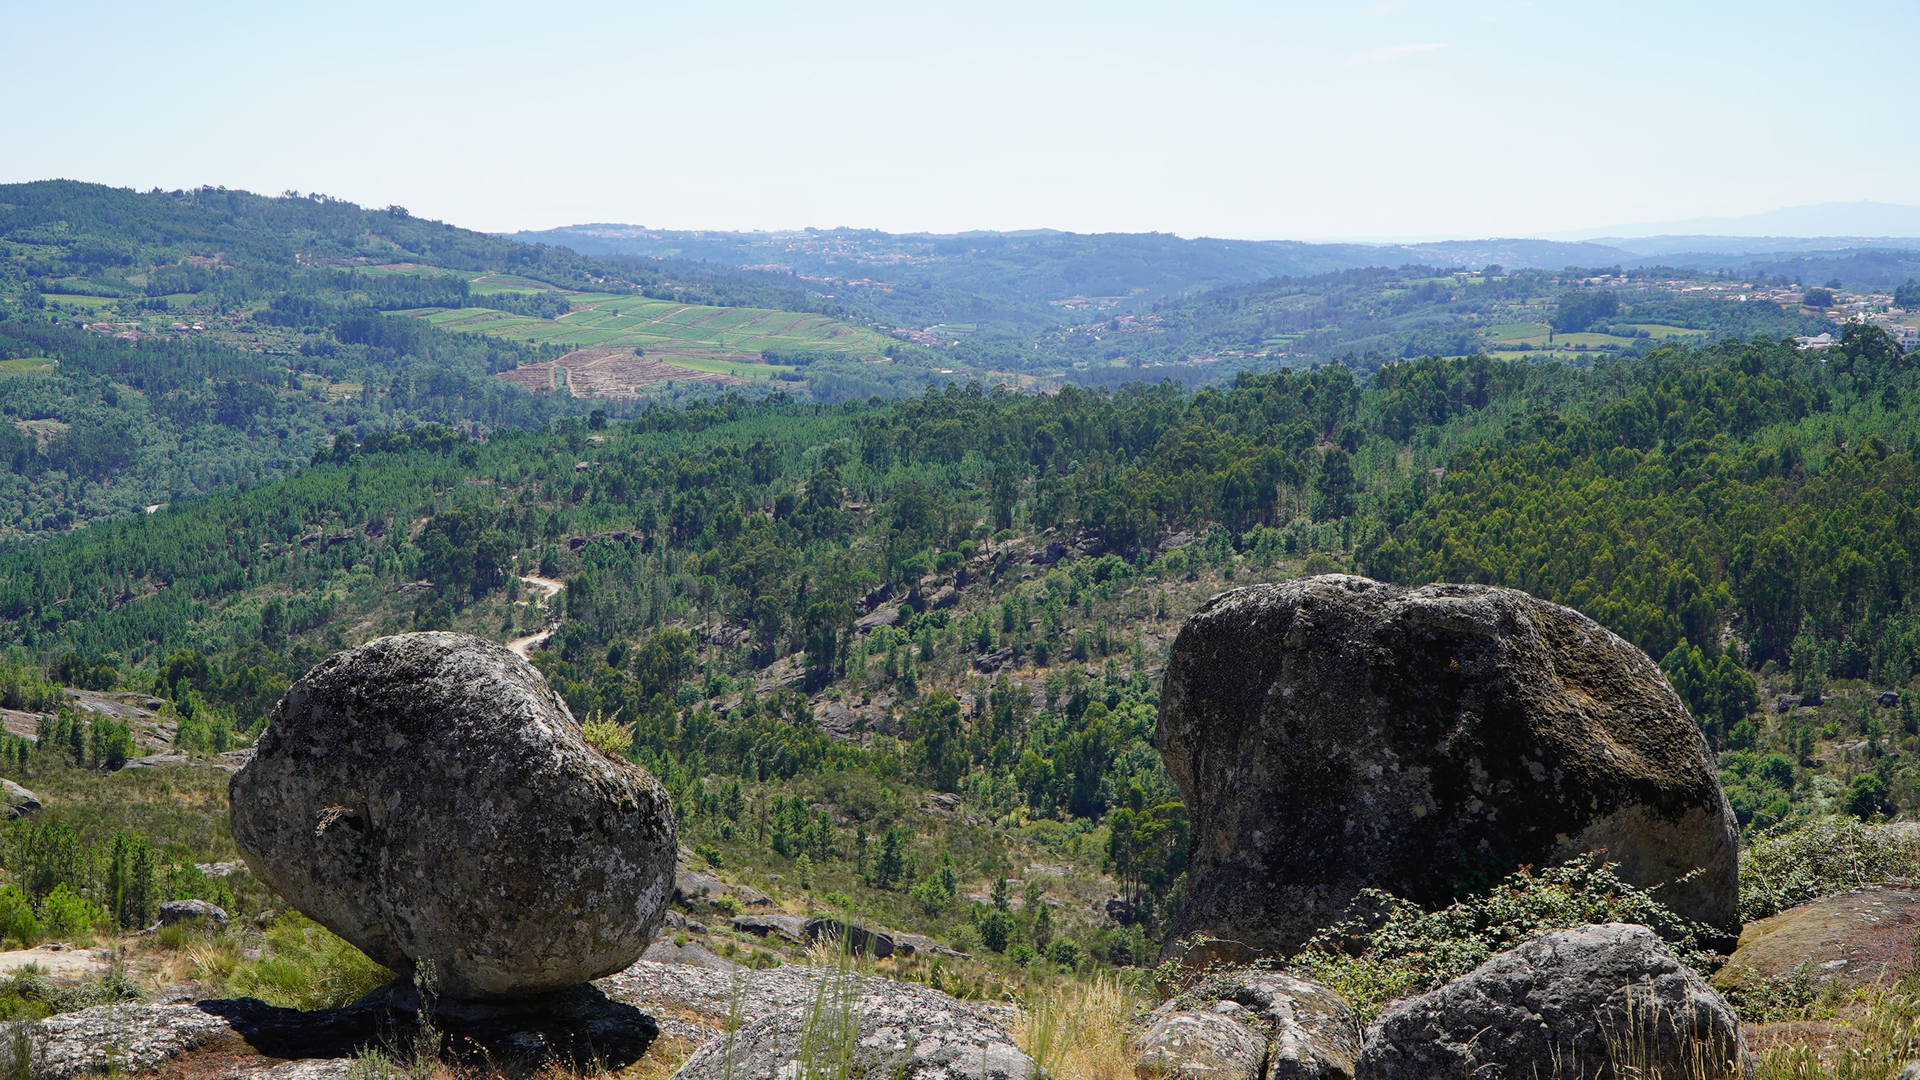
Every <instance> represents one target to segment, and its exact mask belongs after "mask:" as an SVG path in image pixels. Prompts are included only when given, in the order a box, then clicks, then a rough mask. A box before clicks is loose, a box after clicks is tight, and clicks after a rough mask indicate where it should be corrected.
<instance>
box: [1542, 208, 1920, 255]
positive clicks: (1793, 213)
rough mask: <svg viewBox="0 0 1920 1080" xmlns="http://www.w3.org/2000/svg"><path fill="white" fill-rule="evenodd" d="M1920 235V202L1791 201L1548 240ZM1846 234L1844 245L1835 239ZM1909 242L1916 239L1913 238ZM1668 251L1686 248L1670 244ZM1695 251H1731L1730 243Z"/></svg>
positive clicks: (1855, 241)
mask: <svg viewBox="0 0 1920 1080" xmlns="http://www.w3.org/2000/svg"><path fill="white" fill-rule="evenodd" d="M1904 237H1920V206H1906V205H1902V204H1899V203H1882V202H1869V201H1866V200H1862V201H1860V202H1824V203H1814V204H1812V205H1808V206H1786V207H1781V208H1780V209H1778V210H1768V211H1765V212H1762V213H1758V214H1740V215H1736V216H1732V217H1697V218H1688V219H1686V220H1684V221H1657V222H1642V223H1640V224H1637V225H1608V226H1605V227H1603V228H1597V229H1575V230H1571V231H1568V232H1558V233H1548V234H1546V238H1547V239H1549V240H1567V241H1580V240H1587V241H1595V242H1602V243H1610V244H1618V245H1620V246H1622V247H1626V248H1628V249H1629V250H1632V251H1636V252H1641V253H1643V254H1656V253H1657V252H1655V251H1651V250H1647V249H1646V248H1644V247H1642V246H1635V245H1633V244H1631V243H1628V242H1627V241H1629V240H1641V239H1647V238H1651V239H1657V240H1659V241H1663V242H1664V241H1676V240H1698V239H1712V240H1715V241H1731V240H1736V239H1737V240H1772V241H1786V242H1793V241H1796V240H1802V239H1806V238H1817V239H1820V240H1824V241H1828V242H1827V243H1826V244H1825V247H1827V248H1834V247H1865V246H1875V245H1876V244H1884V243H1886V241H1887V240H1889V239H1890V238H1904ZM1841 239H1845V240H1847V241H1849V242H1848V243H1845V244H1837V243H1832V242H1831V241H1834V240H1841ZM1907 242H1909V243H1914V242H1915V241H1912V240H1909V241H1907ZM1667 250H1670V251H1679V250H1684V249H1682V248H1679V247H1669V248H1668V249H1667ZM1693 250H1710V251H1730V250H1732V249H1730V248H1727V247H1718V246H1716V247H1711V248H1705V249H1702V248H1694V249H1693ZM1772 250H1790V249H1784V248H1775V247H1763V248H1746V249H1742V251H1756V252H1757V251H1772Z"/></svg>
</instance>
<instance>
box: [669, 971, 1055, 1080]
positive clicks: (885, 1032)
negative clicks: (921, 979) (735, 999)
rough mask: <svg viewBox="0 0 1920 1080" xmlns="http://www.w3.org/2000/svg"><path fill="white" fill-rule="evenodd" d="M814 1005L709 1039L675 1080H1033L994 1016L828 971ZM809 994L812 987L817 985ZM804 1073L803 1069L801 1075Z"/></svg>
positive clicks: (907, 987)
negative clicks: (847, 1079)
mask: <svg viewBox="0 0 1920 1080" xmlns="http://www.w3.org/2000/svg"><path fill="white" fill-rule="evenodd" d="M824 977H825V978H827V979H829V980H831V981H830V982H829V984H828V986H827V988H826V992H825V993H823V994H819V996H818V997H817V998H816V999H814V1003H811V1004H807V1005H801V1006H798V1007H792V1008H783V1009H779V1010H777V1011H774V1012H772V1013H770V1014H768V1015H765V1016H762V1017H761V1018H760V1019H758V1020H755V1021H753V1022H751V1023H748V1024H745V1025H743V1026H742V1027H741V1028H740V1029H739V1030H738V1031H735V1032H731V1033H726V1034H721V1035H718V1036H716V1037H714V1038H713V1039H711V1040H710V1041H708V1042H707V1043H706V1045H704V1046H702V1047H701V1048H700V1049H699V1050H697V1051H695V1052H694V1054H693V1056H692V1057H690V1058H688V1059H687V1060H686V1063H685V1064H683V1065H681V1066H680V1069H679V1071H677V1072H675V1073H674V1074H673V1075H674V1080H778V1078H783V1077H791V1076H792V1075H794V1063H795V1062H798V1061H802V1060H803V1059H804V1060H807V1061H809V1062H811V1063H812V1064H813V1065H815V1066H817V1067H819V1068H820V1069H822V1070H823V1073H824V1071H829V1070H830V1071H834V1072H836V1073H838V1068H837V1066H838V1065H839V1064H841V1063H842V1062H843V1061H844V1063H845V1064H847V1065H848V1069H847V1071H846V1073H839V1074H840V1075H854V1076H862V1075H864V1076H886V1077H890V1078H893V1080H1031V1078H1033V1077H1036V1076H1037V1075H1038V1073H1039V1070H1038V1068H1037V1067H1036V1066H1035V1065H1034V1063H1033V1059H1031V1058H1029V1057H1027V1055H1026V1054H1025V1053H1023V1052H1021V1050H1020V1048H1019V1047H1017V1046H1015V1045H1014V1043H1013V1039H1012V1038H1011V1037H1009V1036H1008V1035H1007V1033H1006V1032H1005V1031H1004V1030H1003V1029H1002V1028H1001V1027H1000V1026H999V1025H998V1024H997V1023H995V1022H994V1021H993V1020H991V1019H989V1018H988V1017H987V1016H985V1015H983V1014H982V1013H980V1012H977V1011H975V1010H973V1009H971V1008H969V1007H967V1006H966V1005H963V1004H962V1003H961V1002H959V1001H957V1000H955V999H953V998H951V997H949V996H947V995H946V994H942V993H940V992H939V991H937V990H932V989H929V988H927V987H924V986H918V985H916V984H913V983H898V982H892V981H889V980H885V979H873V980H866V979H862V978H861V977H859V976H857V975H856V976H851V977H845V976H841V975H839V974H838V973H831V972H829V973H825V974H824ZM814 985H815V987H816V989H817V988H818V986H819V984H818V983H815V984H814ZM805 1071H806V1070H805V1069H802V1072H805Z"/></svg>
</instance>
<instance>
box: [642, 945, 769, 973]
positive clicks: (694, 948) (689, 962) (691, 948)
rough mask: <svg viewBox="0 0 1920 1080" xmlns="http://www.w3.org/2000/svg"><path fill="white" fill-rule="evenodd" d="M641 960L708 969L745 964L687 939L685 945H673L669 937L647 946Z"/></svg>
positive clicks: (733, 968)
mask: <svg viewBox="0 0 1920 1080" xmlns="http://www.w3.org/2000/svg"><path fill="white" fill-rule="evenodd" d="M640 958H641V959H642V960H646V961H650V962H652V963H655V964H674V965H677V966H679V967H695V968H705V969H706V970H708V971H741V970H744V969H745V965H743V964H736V963H734V962H733V961H731V960H729V959H727V958H726V957H724V956H720V955H718V954H716V953H714V952H711V951H709V950H708V949H707V948H705V947H704V946H701V945H696V944H694V943H693V942H691V941H689V942H687V943H686V944H685V945H675V944H674V943H673V942H672V941H671V940H670V939H662V940H660V941H656V942H654V943H653V944H651V945H649V946H647V951H646V952H644V953H642V954H640Z"/></svg>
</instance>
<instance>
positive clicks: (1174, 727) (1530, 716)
mask: <svg viewBox="0 0 1920 1080" xmlns="http://www.w3.org/2000/svg"><path fill="white" fill-rule="evenodd" d="M1155 745H1157V746H1158V747H1159V749H1160V752H1161V755H1162V756H1163V757H1164V758H1165V759H1166V764H1167V769H1168V771H1169V773H1171V774H1172V777H1173V780H1174V783H1175V784H1177V785H1178V786H1179V789H1180V793H1181V795H1182V797H1183V798H1184V799H1185V801H1186V806H1187V812H1188V814H1189V815H1190V817H1191V820H1192V824H1193V842H1192V848H1191V855H1190V862H1189V867H1188V874H1189V880H1190V881H1191V882H1192V883H1193V885H1192V894H1191V899H1189V901H1188V902H1187V905H1186V908H1185V909H1184V911H1182V913H1181V915H1180V917H1179V918H1178V920H1177V921H1176V922H1175V923H1174V925H1173V926H1172V928H1171V930H1170V932H1169V935H1168V938H1167V940H1168V942H1169V947H1170V949H1173V950H1175V951H1179V950H1178V945H1177V943H1179V942H1182V941H1184V940H1186V939H1189V938H1190V937H1192V936H1194V935H1204V936H1206V937H1209V938H1212V939H1216V940H1215V941H1214V943H1213V944H1212V945H1210V946H1207V947H1205V948H1204V949H1203V950H1202V954H1201V955H1199V956H1193V957H1191V958H1192V959H1194V960H1199V959H1202V958H1204V957H1205V956H1223V957H1227V958H1235V959H1244V958H1247V957H1250V956H1262V955H1289V954H1291V953H1293V952H1296V951H1298V950H1299V949H1300V947H1301V946H1302V945H1303V944H1304V943H1305V942H1306V941H1307V940H1308V938H1310V937H1311V936H1312V935H1313V933H1314V932H1315V931H1316V930H1317V929H1319V928H1322V927H1325V926H1328V925H1329V924H1331V923H1333V922H1335V921H1337V920H1339V919H1340V918H1341V917H1342V916H1343V914H1344V913H1346V912H1347V911H1348V909H1349V905H1350V903H1351V902H1352V901H1353V900H1354V898H1355V896H1356V894H1357V893H1358V892H1359V891H1360V890H1361V889H1363V888H1369V887H1371V888H1379V889H1384V890H1387V891H1388V892H1391V893H1394V894H1396V895H1398V896H1401V897H1405V898H1407V899H1410V900H1414V901H1417V902H1420V903H1422V904H1429V905H1436V904H1444V903H1447V902H1448V901H1450V900H1452V899H1454V898H1456V897H1457V896H1459V895H1461V894H1463V893H1465V892H1468V891H1471V890H1473V889H1475V888H1477V887H1483V886H1485V885H1486V884H1488V883H1489V882H1490V881H1492V880H1495V879H1497V878H1499V877H1501V876H1503V875H1505V874H1508V873H1510V872H1512V871H1513V870H1515V869H1516V868H1518V867H1520V866H1523V865H1532V866H1542V865H1546V864H1549V863H1552V862H1555V861H1559V860H1562V859H1565V858H1568V857H1571V856H1575V855H1578V854H1580V853H1582V852H1592V851H1602V850H1604V851H1605V852H1606V858H1607V859H1608V860H1609V861H1613V862H1617V863H1619V871H1618V872H1619V874H1620V876H1621V877H1622V878H1624V879H1625V880H1627V881H1630V882H1632V883H1634V884H1637V885H1641V886H1645V887H1649V888H1656V887H1657V888H1658V892H1657V893H1656V895H1657V896H1658V897H1659V898H1660V899H1661V900H1663V901H1664V902H1665V903H1667V904H1668V905H1669V906H1670V907H1672V908H1673V909H1674V910H1675V911H1676V912H1678V913H1679V914H1681V915H1685V916H1688V917H1691V918H1694V919H1698V920H1700V921H1702V922H1705V923H1707V924H1709V925H1711V926H1714V927H1716V928H1720V929H1723V930H1728V931H1732V932H1736V933H1737V927H1738V925H1739V921H1738V914H1737V903H1736V901H1737V895H1738V873H1739V867H1738V847H1737V842H1736V826H1735V821H1734V817H1733V813H1732V811H1731V810H1730V808H1729V807H1728V805H1727V800H1726V796H1725V795H1724V794H1723V793H1722V792H1721V790H1720V783H1719V779H1718V777H1717V775H1716V772H1715V769H1714V766H1713V762H1712V759H1711V756H1710V753H1709V750H1708V747H1707V743H1706V740H1705V738H1704V737H1703V736H1702V735H1701V733H1700V730H1699V728H1698V727H1697V726H1696V725H1695V723H1694V721H1693V719H1692V718H1691V717H1690V716H1689V715H1688V712H1687V709H1686V706H1685V705H1684V704H1683V703H1682V702H1681V701H1680V699H1679V697H1678V696H1677V695H1676V694H1675V693H1674V692H1673V689H1672V687H1671V686H1669V685H1668V684H1667V680H1666V677H1665V676H1664V675H1662V674H1661V672H1660V669H1659V667H1658V666H1657V665H1656V664H1654V662H1653V661H1652V660H1650V659H1648V657H1647V655H1646V654H1645V653H1642V652H1641V651H1640V650H1639V649H1636V648H1634V647H1633V646H1631V645H1629V644H1627V643H1626V642H1625V641H1622V640H1621V639H1620V638H1619V637H1617V636H1615V635H1614V634H1612V633H1610V632H1609V631H1607V630H1606V629H1604V628H1603V627H1601V626H1600V625H1599V624H1597V623H1595V622H1594V621H1593V620H1591V619H1588V618H1587V617H1585V616H1583V615H1581V614H1579V613H1578V612H1575V611H1572V610H1570V609H1568V608H1564V607H1561V606H1559V605H1557V604H1550V603H1547V602H1545V601H1542V600H1538V599H1535V598H1534V597H1532V596H1529V595H1527V594H1526V593H1523V592H1519V591H1516V590H1513V589H1500V588H1492V587H1488V586H1481V585H1429V586H1426V587H1424V588H1419V589H1408V588H1403V587H1400V586H1395V585H1387V584H1382V583H1380V582H1377V581H1370V580H1368V579H1366V578H1359V577H1351V576H1347V575H1341V574H1329V575H1326V576H1322V577H1316V578H1309V579H1306V580H1301V581H1290V582H1284V583H1280V584H1271V585H1255V586H1251V587H1248V588H1242V589H1235V590H1233V591H1231V592H1227V593H1223V594H1221V595H1219V596H1216V597H1214V598H1213V599H1212V600H1210V601H1208V602H1207V603H1206V605H1204V606H1203V607H1201V609H1200V610H1199V611H1198V612H1196V613H1195V614H1194V615H1193V617H1192V618H1190V619H1189V620H1188V621H1187V624H1186V626H1185V627H1183V628H1182V629H1181V631H1180V636H1179V637H1178V639H1177V640H1175V642H1174V645H1173V652H1172V656H1171V657H1170V659H1169V661H1168V664H1167V672H1166V681H1165V686H1164V688H1163V690H1162V693H1161V699H1160V724H1159V730H1158V732H1157V735H1156V737H1155ZM1689 875H1691V876H1689Z"/></svg>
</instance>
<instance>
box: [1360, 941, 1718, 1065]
mask: <svg viewBox="0 0 1920 1080" xmlns="http://www.w3.org/2000/svg"><path fill="white" fill-rule="evenodd" d="M1629 1068H1632V1069H1637V1070H1638V1071H1628V1069H1629ZM1751 1069H1752V1063H1751V1061H1750V1060H1749V1058H1748V1056H1747V1048H1746V1043H1745V1041H1744V1039H1743V1038H1742V1036H1741V1034H1740V1021H1739V1019H1738V1018H1737V1017H1735V1016H1734V1014H1733V1009H1732V1008H1731V1007H1729V1006H1728V1005H1727V1003H1726V1001H1725V1000H1724V999H1722V998H1721V997H1720V995H1719V994H1717V993H1715V992H1714V991H1713V988H1712V987H1710V986H1708V985H1707V983H1706V981H1705V980H1704V979H1702V978H1700V976H1699V975H1697V974H1695V973H1694V972H1693V970H1692V969H1690V968H1688V967H1686V966H1685V965H1684V964H1682V963H1680V961H1679V960H1677V959H1675V957H1674V955H1673V953H1671V952H1670V951H1668V949H1667V947H1666V946H1665V945H1664V944H1662V943H1661V941H1660V939H1659V938H1658V937H1657V936H1655V935H1654V933H1653V932H1652V931H1651V930H1648V929H1647V928H1646V927H1644V926H1629V925H1626V924H1624V923H1605V924H1601V925H1596V926H1583V927H1580V928H1578V929H1574V930H1561V931H1557V932H1555V933H1552V934H1548V935H1546V936H1544V937H1540V938H1536V939H1535V940H1533V941H1530V942H1528V943H1527V944H1525V945H1522V946H1520V947H1519V948H1517V949H1513V950H1510V951H1508V952H1504V953H1501V954H1499V955H1498V956H1495V957H1493V958H1492V959H1489V960H1488V961H1487V962H1486V963H1484V964H1481V965H1480V966H1479V967H1477V968H1475V969H1474V970H1473V971H1471V972H1469V973H1467V974H1466V975H1463V976H1461V977H1460V978H1458V979H1455V980H1454V981H1452V982H1450V983H1448V984H1446V985H1445V986H1442V987H1440V988H1439V989H1437V990H1433V991H1431V992H1429V993H1426V994H1422V995H1420V996H1418V997H1414V998H1409V999H1407V1000H1405V1001H1402V1002H1399V1003H1398V1004H1395V1005H1392V1006H1390V1007H1389V1008H1388V1009H1387V1010H1386V1011H1385V1012H1383V1013H1381V1015H1380V1018H1379V1020H1378V1021H1376V1022H1375V1024H1374V1025H1373V1027H1372V1028H1371V1030H1370V1032H1369V1035H1368V1038H1367V1045H1366V1048H1365V1049H1364V1050H1362V1051H1361V1052H1360V1056H1359V1060H1358V1061H1357V1062H1356V1063H1355V1070H1354V1075H1355V1076H1356V1077H1358V1078H1360V1080H1430V1078H1432V1077H1437V1076H1472V1077H1476V1078H1483V1080H1575V1078H1586V1077H1592V1076H1597V1075H1616V1076H1619V1075H1632V1076H1687V1077H1696V1078H1698V1080H1719V1078H1734V1077H1742V1076H1746V1075H1749V1074H1750V1072H1751ZM1609 1070H1610V1071H1609Z"/></svg>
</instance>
